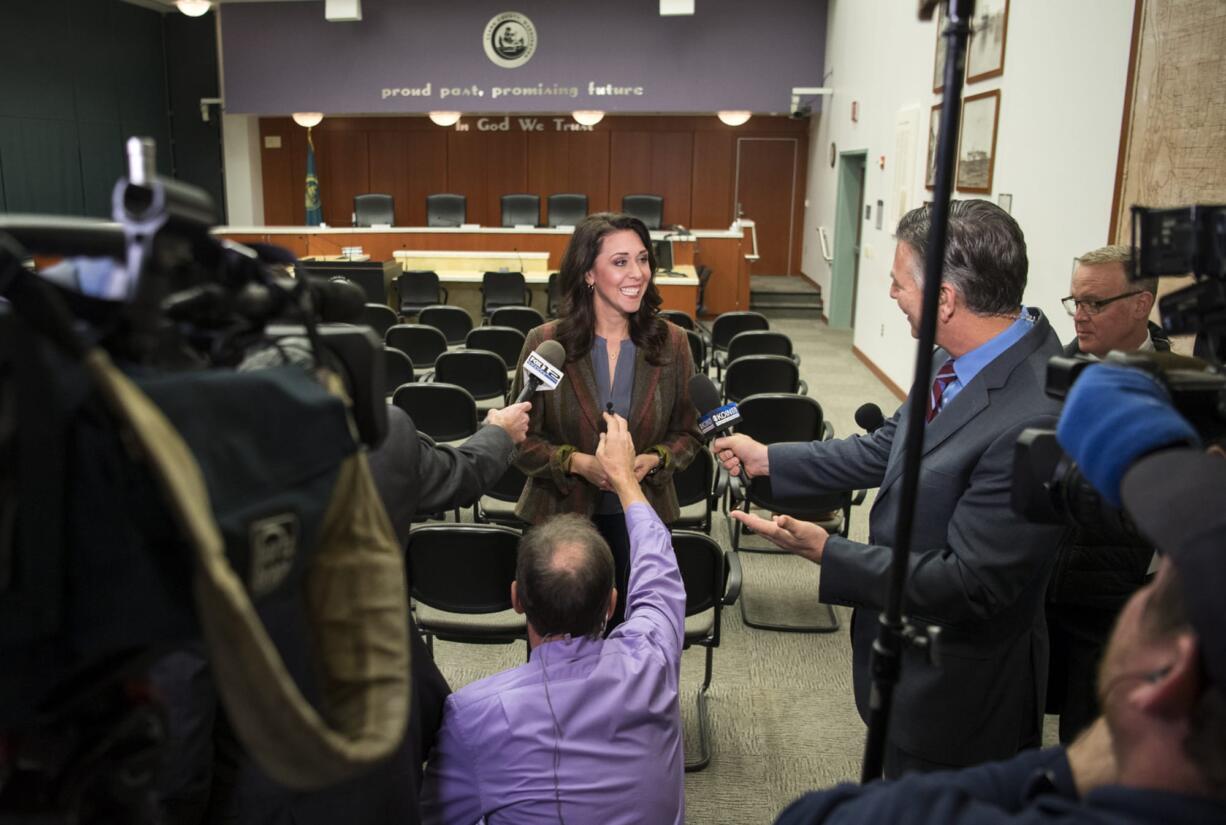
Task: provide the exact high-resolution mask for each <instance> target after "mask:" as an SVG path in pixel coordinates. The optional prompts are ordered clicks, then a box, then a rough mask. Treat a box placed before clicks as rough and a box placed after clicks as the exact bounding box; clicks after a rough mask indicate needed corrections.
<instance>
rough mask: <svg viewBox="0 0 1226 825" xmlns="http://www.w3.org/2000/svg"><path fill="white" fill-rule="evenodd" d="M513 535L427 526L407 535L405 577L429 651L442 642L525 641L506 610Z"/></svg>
mask: <svg viewBox="0 0 1226 825" xmlns="http://www.w3.org/2000/svg"><path fill="white" fill-rule="evenodd" d="M518 550H519V533H518V532H517V531H515V530H511V529H509V528H506V527H499V526H496V525H492V524H427V525H424V526H422V527H416V528H414V529H413V531H412V532H410V533H409V540H408V542H406V544H405V551H404V561H405V565H404V566H405V576H406V577H407V578H408V587H409V596H410V597H411V598H412V599H413V601H414V602H415V603H416V608H417V609H416V616H417V627H418V628H419V629H420V630H421V632H422V634H423V635H424V636H425V640H426V648H427V649H428V650H430V651H431V652H433V650H434V637H436V636H437V637H438V638H440V639H442V640H443V641H447V642H470V643H478V644H509V643H512V642H518V641H526V640H527V638H528V625H527V621H526V620H525V618H524V615H523V614H522V613H516V612H515V611H514V609H513V608H512V607H511V582H513V581H514V580H515V562H516V558H517V557H518Z"/></svg>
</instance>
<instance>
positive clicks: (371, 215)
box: [353, 194, 396, 226]
mask: <svg viewBox="0 0 1226 825" xmlns="http://www.w3.org/2000/svg"><path fill="white" fill-rule="evenodd" d="M395 223H396V206H395V203H394V202H393V201H392V196H391V195H381V194H370V195H356V196H354V199H353V225H354V226H383V225H387V226H393V225H395Z"/></svg>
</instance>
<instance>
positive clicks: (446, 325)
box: [417, 304, 473, 347]
mask: <svg viewBox="0 0 1226 825" xmlns="http://www.w3.org/2000/svg"><path fill="white" fill-rule="evenodd" d="M417 323H419V324H425V325H426V326H428V327H434V328H435V329H437V330H438V331H439V332H441V333H443V337H444V338H446V339H447V346H449V347H455V346H459V345H460V344H463V343H464V339H465V338H467V336H468V333H469V332H471V331H472V328H473V318H472V316H471V315H469V314H468V310H466V309H464V308H463V307H454V306H451V305H450V304H435V305H434V306H428V307H423V308H422V310H421V312H419V313H418V314H417Z"/></svg>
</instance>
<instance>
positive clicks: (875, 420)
mask: <svg viewBox="0 0 1226 825" xmlns="http://www.w3.org/2000/svg"><path fill="white" fill-rule="evenodd" d="M884 423H885V416H884V415H883V414H882V413H881V408H880V407H878V406H877V405H876V404H861V405H860V408H859V409H857V410H856V426H858V427H863V428H864V431H865V432H867V433H869V434H870V435H871V434H872V433H874V432H876V431H877V430H878V429H879V428H880V427H881V425H882V424H884Z"/></svg>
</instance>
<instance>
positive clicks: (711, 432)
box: [690, 373, 741, 441]
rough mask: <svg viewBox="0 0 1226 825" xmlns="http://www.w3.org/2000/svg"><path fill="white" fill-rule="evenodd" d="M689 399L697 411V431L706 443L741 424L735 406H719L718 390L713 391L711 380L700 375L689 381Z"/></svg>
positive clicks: (732, 404)
mask: <svg viewBox="0 0 1226 825" xmlns="http://www.w3.org/2000/svg"><path fill="white" fill-rule="evenodd" d="M690 399H691V400H692V401H693V402H694V407H695V409H697V410H698V430H699V432H701V433H702V435H703V438H705V439H706V440H707V441H711V440H712V439H714V438H715V437H716V436H717V435H723V434H724V433H726V432H727V431H728V430H730V429H732V428H733V427H735V426H736V425H737V424H740V423H741V414H740V412H739V411H738V410H737V407H736V404H734V403H728V404H723V405H721V404H720V403H719V390H717V389H715V384H713V383H712V382H711V379H710V378H708V377H707V376H705V375H703V374H702V373H698V374H697V375H695V376H694V377H692V378H691V379H690Z"/></svg>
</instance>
